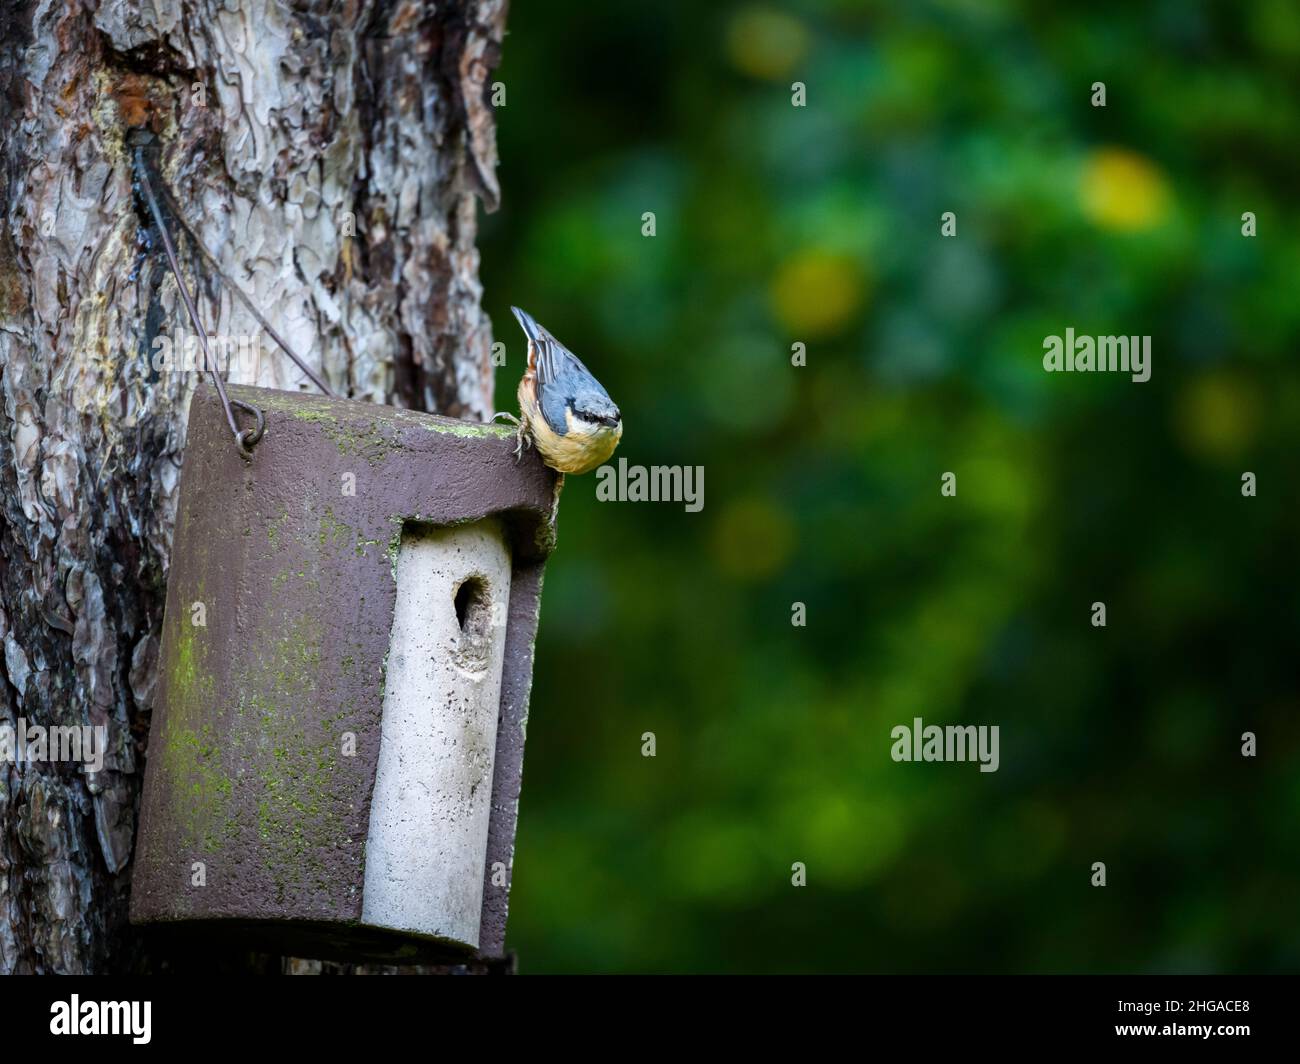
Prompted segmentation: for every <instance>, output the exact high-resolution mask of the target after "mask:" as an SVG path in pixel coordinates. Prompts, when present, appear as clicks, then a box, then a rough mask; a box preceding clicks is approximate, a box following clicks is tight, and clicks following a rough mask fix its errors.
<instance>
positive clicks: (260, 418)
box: [230, 399, 266, 458]
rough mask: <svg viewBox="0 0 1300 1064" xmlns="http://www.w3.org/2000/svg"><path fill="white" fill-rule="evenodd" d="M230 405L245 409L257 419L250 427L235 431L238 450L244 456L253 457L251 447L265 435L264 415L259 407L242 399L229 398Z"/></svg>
mask: <svg viewBox="0 0 1300 1064" xmlns="http://www.w3.org/2000/svg"><path fill="white" fill-rule="evenodd" d="M230 405H231V406H237V407H239V409H240V410H246V411H248V413H250V414H252V415H253V417H254V418H256V419H257V424H256V425H254V426H253V427H252V428H251V429H244V430H243V431H242V432H240V433H237V434H236V436H235V442H236V443H238V444H239V451H240V453H241V454H242V455H243V456H244V457H245V458H252V457H253V448H254V447H256V446H257V444H258V441H259V440H261V438H262V437H263V436H265V435H266V415H265V414H264V413H263V412H262V408H261V407H257V406H254V405H253V404H252V403H246V402H244V401H243V400H242V399H231V400H230Z"/></svg>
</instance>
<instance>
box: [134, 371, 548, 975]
mask: <svg viewBox="0 0 1300 1064" xmlns="http://www.w3.org/2000/svg"><path fill="white" fill-rule="evenodd" d="M230 393H231V397H232V398H233V399H239V400H241V401H242V402H244V403H249V404H252V405H254V406H257V407H259V408H260V409H262V410H263V411H265V415H266V434H265V437H264V438H263V439H262V440H261V442H259V443H258V444H257V446H256V447H255V448H254V450H253V455H252V458H251V459H249V460H246V459H244V458H243V457H242V456H241V455H240V453H239V449H238V448H237V447H236V445H235V442H234V440H233V439H232V438H231V434H230V431H229V428H228V426H227V425H226V422H225V418H224V414H223V412H222V408H221V404H220V402H219V400H218V397H217V394H216V393H215V391H213V390H212V389H211V388H209V387H207V386H204V387H201V388H200V389H199V390H198V392H197V393H196V394H195V397H194V400H193V403H192V405H191V407H190V419H189V438H188V443H187V446H186V451H185V462H184V466H183V469H182V474H181V491H180V506H179V511H178V513H177V518H176V532H175V539H174V543H173V549H172V559H171V571H170V574H169V577H168V583H167V606H166V614H165V617H164V620H163V633H162V656H161V663H160V675H159V682H158V689H157V690H158V693H157V695H156V697H155V703H154V709H153V721H152V725H151V730H150V735H149V756H148V767H147V770H146V773H145V785H144V798H143V802H142V810H141V822H140V832H139V839H138V844H137V851H136V862H135V872H134V878H133V886H132V895H131V919H132V921H133V922H135V923H137V924H148V925H167V926H170V927H171V928H173V929H175V930H183V931H191V932H217V933H220V934H221V935H222V936H225V937H229V936H230V935H232V934H239V935H244V936H246V937H247V938H248V939H249V941H250V943H252V944H254V945H256V946H258V947H260V948H263V949H267V950H272V951H278V952H285V953H294V954H297V955H299V956H316V957H339V958H344V959H356V960H404V961H426V960H427V961H439V960H449V959H453V958H459V957H464V956H467V955H472V954H474V953H475V952H477V953H478V954H479V955H481V956H486V957H492V956H498V955H500V954H501V953H502V952H503V948H504V938H505V923H506V911H507V901H508V892H509V882H510V871H511V861H512V856H513V850H514V834H515V815H516V809H517V804H518V798H519V786H520V778H521V772H522V767H523V751H524V725H525V720H526V717H527V709H528V691H529V687H530V684H531V679H532V662H533V640H534V636H535V634H536V630H537V612H538V601H539V596H540V594H541V583H542V569H543V566H544V565H545V562H546V557H547V555H548V554H549V553H550V550H551V548H552V545H553V543H554V537H553V530H554V507H555V504H556V483H555V477H554V474H553V473H552V472H551V471H550V470H548V469H547V468H546V467H545V466H543V465H542V464H541V463H540V462H539V461H538V460H537V458H536V455H535V453H533V452H526V453H525V454H524V456H523V459H522V461H519V462H518V463H516V460H515V457H514V454H513V451H514V436H513V430H511V429H507V428H502V427H495V426H487V425H476V424H471V423H468V422H461V421H454V420H450V419H448V418H441V417H435V416H432V415H428V414H418V413H414V412H411V411H407V410H398V409H395V408H390V407H380V406H372V405H370V404H367V403H358V402H351V401H344V400H336V399H324V398H317V397H315V396H308V395H304V394H298V393H288V392H276V391H267V390H263V389H257V388H240V387H232V388H230Z"/></svg>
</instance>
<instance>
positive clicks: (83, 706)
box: [0, 0, 505, 973]
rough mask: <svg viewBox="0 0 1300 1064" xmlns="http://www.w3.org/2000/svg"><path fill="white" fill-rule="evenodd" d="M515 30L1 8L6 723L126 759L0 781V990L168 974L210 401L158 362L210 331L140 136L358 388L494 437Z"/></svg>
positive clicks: (151, 7) (247, 2)
mask: <svg viewBox="0 0 1300 1064" xmlns="http://www.w3.org/2000/svg"><path fill="white" fill-rule="evenodd" d="M504 22H505V0H461V2H458V3H448V4H437V5H436V6H435V5H434V4H432V3H420V2H416V0H357V2H356V3H353V4H327V3H323V2H319V0H289V2H287V3H286V2H281V0H276V2H272V0H241V2H240V3H238V4H235V3H231V2H225V3H223V2H220V0H150V2H147V3H146V2H145V0H103V2H102V3H98V4H96V3H93V2H90V0H53V2H46V3H36V2H34V0H6V2H5V4H4V6H3V7H0V41H2V43H0V166H2V167H3V171H2V172H0V184H2V185H3V189H4V198H3V207H4V216H3V219H2V220H0V388H2V390H3V421H2V422H0V423H2V424H3V429H4V431H3V432H2V433H0V508H2V512H3V518H2V519H0V641H2V642H3V650H4V654H3V662H2V667H0V677H2V679H0V725H3V724H4V723H6V722H7V723H8V724H9V725H10V726H11V727H12V728H17V727H18V723H19V719H20V718H22V719H23V720H24V721H25V722H26V724H27V725H28V726H31V725H40V726H46V727H48V726H50V725H92V726H96V725H103V726H106V727H107V729H108V737H109V739H108V752H107V754H106V757H105V761H104V765H103V768H102V771H99V772H97V773H93V774H91V773H86V772H83V771H82V768H81V766H79V765H76V764H69V763H53V762H39V761H28V762H24V763H8V761H7V760H5V761H0V972H70V973H77V972H104V971H116V970H123V969H125V968H134V969H140V968H144V967H150V966H154V965H156V963H157V962H158V958H150V957H148V956H147V955H146V953H145V952H144V951H143V950H142V949H141V946H140V943H139V940H138V938H137V937H136V936H135V935H133V934H132V932H131V930H130V928H129V927H128V926H127V924H126V909H127V894H128V891H129V887H130V875H131V852H132V842H133V837H134V833H135V826H136V813H137V806H138V797H139V791H140V782H141V777H142V773H143V769H144V760H145V756H146V755H147V749H146V746H147V739H148V726H149V714H150V702H151V699H152V695H153V691H154V687H155V672H156V662H157V657H158V629H159V622H160V620H161V613H162V608H163V599H164V594H163V592H164V585H165V581H166V577H167V559H168V550H169V545H170V539H171V530H172V522H173V518H174V513H175V506H176V498H177V481H178V476H179V462H180V454H181V450H182V447H183V444H184V437H185V424H184V422H185V412H186V408H187V405H188V401H189V396H190V393H191V391H192V390H193V388H194V386H195V384H196V383H197V380H198V377H197V374H196V372H194V371H192V370H191V371H189V372H186V371H184V370H183V369H177V368H176V367H175V366H173V367H171V368H169V367H166V366H163V367H162V368H161V369H160V368H159V365H158V364H157V362H156V360H155V359H154V357H153V356H154V354H155V352H156V351H157V350H159V347H158V337H159V336H160V335H163V336H168V337H170V338H172V339H173V340H176V341H179V339H180V337H181V336H183V335H185V334H192V332H193V330H192V328H191V326H190V325H189V322H188V321H187V320H186V319H185V316H184V315H185V312H184V309H183V305H182V303H181V301H180V297H179V293H178V290H177V287H176V285H175V282H174V281H173V280H172V278H171V276H170V275H169V273H168V272H167V269H166V264H165V259H164V258H163V255H162V249H161V248H160V247H159V246H158V242H157V238H156V235H152V236H151V233H150V228H151V223H150V222H149V220H148V217H147V215H146V213H145V210H144V208H143V207H142V201H141V199H140V197H139V196H138V195H136V194H133V190H132V162H131V152H130V151H129V149H128V146H127V142H128V136H130V135H131V133H132V131H133V130H137V131H138V130H142V129H147V130H151V131H152V132H153V134H154V135H155V137H156V140H157V142H158V143H159V144H160V145H161V149H160V152H159V154H158V170H159V177H160V179H161V182H162V184H163V185H164V186H165V188H166V189H167V190H168V192H169V193H170V194H171V196H172V197H173V198H174V200H175V202H176V204H177V209H178V212H179V214H180V215H181V217H182V218H183V219H185V220H186V221H187V222H188V223H189V225H190V226H192V227H193V229H194V231H195V233H196V234H197V235H198V237H199V239H200V240H201V241H202V243H203V244H204V245H205V246H206V247H207V248H208V249H209V251H211V253H212V254H213V255H214V256H215V258H216V259H217V260H218V261H219V263H220V266H221V269H222V271H223V272H224V273H225V274H227V275H228V276H229V277H231V278H232V279H233V280H234V281H235V282H236V283H237V284H239V285H240V286H241V287H242V288H244V289H245V290H246V291H247V292H248V293H249V294H250V295H251V296H252V298H253V300H254V301H255V302H256V303H257V304H258V306H259V309H260V310H261V311H262V312H263V314H264V315H265V317H266V318H267V319H268V320H269V321H270V322H271V323H272V324H273V325H274V326H275V327H276V329H277V330H278V331H279V332H280V333H281V334H282V335H284V336H285V338H286V339H287V340H288V341H289V343H290V344H291V345H292V346H293V347H294V348H295V349H296V350H297V351H298V352H299V353H300V354H301V355H303V356H304V358H305V359H306V360H307V361H308V362H309V363H310V364H312V365H313V366H315V367H317V368H319V369H322V370H323V372H324V374H325V376H326V377H327V379H328V380H329V381H330V383H331V384H332V386H333V387H334V388H335V389H336V390H337V391H338V392H339V393H340V394H347V395H351V396H354V397H356V398H360V399H366V400H370V401H373V402H389V403H395V404H397V405H400V406H408V407H414V408H417V409H426V410H436V411H438V412H442V413H447V414H451V415H453V416H460V417H470V418H482V417H484V416H486V414H487V413H488V412H489V411H490V410H491V407H492V377H491V371H490V362H489V349H490V346H491V343H490V324H489V322H488V321H487V319H486V317H485V316H484V314H483V312H482V310H481V308H480V305H479V297H480V287H479V281H478V255H477V251H476V249H475V244H474V239H475V232H476V202H475V200H476V197H477V198H478V199H481V200H482V201H483V202H484V204H485V205H486V207H487V208H488V209H489V210H490V209H492V208H493V207H494V206H495V205H496V199H497V194H498V193H497V185H496V179H495V174H494V169H495V165H496V149H495V141H494V124H493V117H492V112H491V108H490V106H489V103H488V92H489V84H488V76H489V73H490V71H491V69H492V68H493V67H494V66H495V64H496V61H497V57H498V53H499V48H500V43H501V37H502V33H503V29H504ZM137 135H138V134H137ZM178 244H179V245H180V249H181V261H182V264H183V268H184V270H185V272H186V275H187V278H188V284H189V286H190V288H191V290H192V291H193V290H197V302H198V307H199V313H200V316H201V318H202V320H203V322H204V324H205V325H206V327H207V331H208V332H209V333H213V334H217V335H218V336H219V337H220V338H221V339H222V341H223V342H222V343H221V344H219V345H218V347H220V348H224V349H225V350H226V351H228V352H230V351H238V353H239V354H241V355H243V356H246V357H239V358H235V359H233V360H232V361H231V364H230V366H229V376H230V378H231V379H232V380H236V381H239V382H243V383H251V384H260V385H264V386H269V387H282V388H297V387H309V385H306V384H305V383H304V382H303V378H302V375H301V374H300V373H299V372H298V371H297V370H296V369H294V368H293V366H292V364H291V363H289V362H288V360H287V359H285V358H284V357H283V356H282V355H281V354H280V353H279V351H278V350H277V349H275V348H274V347H273V346H270V345H268V344H267V343H266V342H265V341H264V334H263V332H262V330H260V329H259V327H258V324H257V322H256V321H255V320H254V318H253V317H252V316H251V315H249V313H248V312H247V311H246V310H245V309H244V307H242V306H241V305H240V303H239V302H238V301H236V300H235V299H232V297H231V294H230V292H229V290H228V288H226V287H225V286H224V285H219V284H217V283H216V282H215V280H214V278H213V271H212V270H211V269H210V267H208V266H207V265H205V264H204V262H203V260H202V259H201V258H200V257H199V256H198V255H197V254H196V250H195V248H194V247H193V246H192V245H191V244H187V242H186V241H184V240H178ZM246 337H255V338H256V344H255V346H254V347H251V348H250V347H249V346H248V345H247V344H245V345H244V346H240V345H239V340H240V338H246ZM177 347H178V348H179V343H178V344H177ZM232 446H233V442H232Z"/></svg>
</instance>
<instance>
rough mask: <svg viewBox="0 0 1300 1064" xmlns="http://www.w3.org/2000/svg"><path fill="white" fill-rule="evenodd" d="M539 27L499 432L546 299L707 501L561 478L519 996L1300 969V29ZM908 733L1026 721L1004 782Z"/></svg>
mask: <svg viewBox="0 0 1300 1064" xmlns="http://www.w3.org/2000/svg"><path fill="white" fill-rule="evenodd" d="M509 29H510V33H509V36H508V38H507V41H506V46H505V51H504V60H503V63H502V65H501V67H500V70H499V73H498V75H497V77H499V78H500V80H501V81H502V82H503V83H504V84H505V85H506V86H507V106H506V107H505V109H503V110H500V111H498V120H499V131H498V133H499V140H500V149H501V170H500V176H501V181H502V185H503V189H504V197H503V206H502V208H501V210H500V212H499V213H498V214H496V215H493V216H491V217H489V218H487V219H486V221H485V223H484V229H483V239H482V245H481V246H482V253H483V270H482V272H483V277H484V284H485V291H486V296H485V300H486V304H487V307H488V309H489V311H490V312H491V314H492V316H493V319H494V320H495V322H496V323H497V329H498V331H499V335H498V339H501V340H504V341H505V342H506V344H507V350H508V358H509V362H508V364H507V366H506V367H505V368H504V369H502V370H501V371H500V375H499V378H498V382H497V387H498V406H499V408H502V409H514V399H513V395H514V387H515V382H516V380H517V378H518V375H519V373H520V372H521V366H522V359H523V352H524V347H523V341H522V338H521V336H520V335H519V334H518V332H517V330H516V329H515V328H514V324H513V321H512V319H511V318H510V315H509V311H508V307H509V304H510V303H518V304H520V305H522V306H524V307H526V308H527V309H528V310H530V311H531V312H532V313H533V314H535V315H536V316H537V317H538V319H539V320H540V321H542V322H543V323H544V324H546V325H547V326H548V327H549V328H550V329H551V330H552V331H553V332H555V333H556V335H558V336H559V337H560V338H561V339H562V340H563V341H564V342H565V343H566V344H567V345H568V346H569V347H571V348H572V349H573V350H574V351H575V352H577V353H578V354H579V356H580V357H582V358H583V359H584V360H585V361H586V362H587V364H588V365H589V366H590V367H591V368H592V369H593V371H595V372H596V373H597V374H598V375H599V376H600V377H601V379H602V380H603V381H604V382H605V384H606V385H607V387H608V388H609V391H610V392H611V394H612V395H613V396H614V398H615V400H616V401H617V402H618V403H619V404H620V406H621V407H622V410H623V413H624V418H625V422H626V433H625V435H624V438H623V443H622V446H621V448H620V450H619V456H621V457H623V458H626V459H627V461H628V462H630V463H634V464H644V465H653V464H668V465H675V464H681V465H702V466H703V467H704V469H705V473H706V478H705V506H704V509H703V510H702V511H701V512H700V513H687V512H685V510H684V507H683V506H682V505H679V504H672V503H659V504H649V503H640V504H638V503H630V502H629V503H598V502H597V501H596V499H595V485H596V480H595V477H594V476H588V477H582V478H573V477H571V478H569V482H568V484H567V485H566V488H565V491H564V499H563V506H562V508H561V514H560V546H559V550H558V552H557V554H556V555H555V557H554V559H553V561H552V562H551V565H550V567H549V569H548V572H547V577H546V591H545V595H544V598H543V609H542V624H541V633H540V638H539V642H538V650H537V661H536V674H535V681H534V689H533V699H532V710H531V716H530V720H529V728H528V732H529V750H528V760H527V766H526V772H525V786H524V793H523V799H522V803H521V810H520V814H521V815H520V827H519V840H518V850H517V854H516V863H515V873H514V888H513V889H514V893H513V904H512V911H511V924H510V941H511V944H512V946H513V947H515V948H517V949H518V950H519V951H520V954H521V967H522V970H523V971H525V972H528V971H534V972H536V971H641V970H650V971H672V972H679V971H680V972H685V971H1029V972H1044V971H1051V972H1060V971H1139V972H1141V971H1240V970H1279V969H1289V970H1295V969H1296V968H1298V967H1300V921H1298V920H1297V916H1296V899H1297V898H1300V859H1297V837H1296V831H1295V824H1296V823H1297V819H1298V818H1300V771H1298V769H1297V755H1298V754H1300V725H1298V724H1297V721H1298V720H1300V695H1298V690H1297V683H1296V680H1297V668H1296V654H1295V645H1296V634H1297V628H1296V621H1297V606H1296V580H1295V575H1296V563H1295V557H1294V555H1295V546H1296V543H1297V540H1298V539H1300V508H1298V507H1297V505H1296V494H1295V482H1294V476H1293V469H1294V460H1293V458H1292V456H1293V455H1294V454H1295V452H1296V450H1297V448H1298V447H1300V372H1298V371H1297V368H1296V361H1295V356H1296V339H1297V335H1298V333H1300V329H1298V327H1300V299H1297V297H1296V278H1297V276H1298V275H1300V242H1297V240H1296V237H1295V234H1296V233H1297V231H1298V229H1297V226H1298V224H1300V218H1297V210H1296V200H1295V195H1294V193H1295V187H1296V186H1295V181H1296V162H1297V145H1300V94H1298V93H1297V89H1298V88H1300V85H1298V84H1297V81H1298V79H1300V74H1298V71H1300V7H1298V6H1297V5H1296V4H1295V3H1294V2H1292V0H1257V2H1251V3H1248V4H1237V3H1218V4H1199V3H1192V2H1188V0H1163V2H1156V3H1152V4H1132V3H1128V2H1123V3H1120V2H1089V3H1086V4H1083V3H1078V4H1073V5H1068V4H1062V3H1058V2H1048V0H1042V2H1024V0H1019V2H1017V0H932V2H928V3H909V4H897V3H885V2H879V3H850V2H848V0H824V2H813V0H806V2H797V3H781V4H747V3H740V4H721V5H704V4H696V3H690V2H686V0H661V2H657V3H639V4H632V3H609V4H601V5H593V4H588V3H585V2H579V0H561V2H548V3H546V4H530V3H516V4H513V5H512V9H511V12H510V18H509ZM794 81H802V82H804V83H805V84H806V86H807V106H806V107H804V108H796V107H793V106H792V105H791V83H792V82H794ZM1095 81H1104V82H1105V83H1106V89H1107V106H1106V107H1104V108H1094V107H1093V106H1092V105H1091V103H1090V97H1091V92H1092V88H1091V87H1092V84H1093V82H1095ZM645 211H654V212H655V214H656V220H657V235H655V236H654V237H643V236H642V235H641V224H642V214H643V212H645ZM945 211H954V212H956V215H957V219H958V222H957V225H958V231H957V236H956V237H954V238H944V237H942V236H941V235H940V216H941V215H942V214H943V212H945ZM1243 211H1253V212H1255V214H1256V215H1257V217H1258V225H1259V235H1258V236H1257V237H1256V238H1254V239H1250V238H1246V237H1243V236H1242V235H1241V214H1242V212H1243ZM1067 326H1072V327H1074V328H1075V329H1076V330H1077V331H1078V332H1079V333H1081V334H1082V333H1087V334H1093V335H1097V334H1112V333H1116V334H1123V335H1129V334H1150V335H1151V336H1152V337H1153V340H1152V349H1153V372H1152V378H1151V380H1150V381H1149V382H1148V383H1145V384H1135V383H1131V382H1130V381H1129V379H1128V378H1127V376H1125V375H1121V374H1091V375H1089V374H1078V375H1067V374H1051V375H1049V374H1046V373H1044V372H1043V370H1042V364H1041V359H1042V342H1043V338H1044V337H1045V336H1047V335H1049V334H1060V333H1063V332H1064V330H1065V328H1066V327H1067ZM796 342H802V343H805V344H807V352H808V355H807V357H808V364H807V366H806V368H796V367H793V366H792V365H791V364H790V354H791V345H792V344H794V343H796ZM946 470H951V471H954V472H955V473H957V476H958V495H957V497H956V498H941V496H940V492H939V488H940V476H941V474H942V473H943V472H944V471H946ZM1245 470H1250V471H1253V472H1254V473H1255V474H1256V475H1257V476H1258V480H1259V495H1258V497H1257V498H1243V497H1242V495H1241V490H1240V489H1241V474H1242V472H1243V471H1245ZM1098 600H1101V601H1105V602H1106V604H1107V607H1108V626H1107V627H1106V628H1104V629H1097V628H1094V627H1092V625H1091V624H1090V615H1091V604H1092V603H1093V602H1094V601H1098ZM795 601H801V602H805V603H806V604H807V609H808V625H807V627H806V628H797V627H792V625H791V623H790V620H791V603H792V602H795ZM914 717H921V718H923V719H924V720H925V722H926V723H937V724H946V723H971V724H997V725H999V726H1000V727H1001V769H1000V771H998V772H996V773H993V774H981V773H980V772H978V771H977V769H976V766H975V765H973V764H896V763H894V762H893V761H891V760H890V756H889V751H890V746H891V742H890V738H889V732H890V729H891V728H892V727H893V726H894V725H896V724H899V723H906V722H910V721H911V720H912V719H913V718H914ZM1246 730H1250V731H1254V732H1256V733H1257V734H1258V736H1259V756H1258V757H1257V758H1255V759H1254V760H1250V759H1245V758H1243V757H1242V756H1241V752H1240V746H1241V739H1240V736H1241V733H1242V732H1243V731H1246ZM647 731H652V732H654V733H655V735H656V737H657V756H656V757H654V758H645V757H642V755H641V746H642V739H641V736H642V734H643V733H644V732H647ZM795 861H802V862H805V863H806V865H807V869H808V886H807V887H805V888H802V889H798V888H795V887H793V886H792V885H791V864H792V863H793V862H795ZM1094 861H1104V862H1106V865H1107V868H1108V881H1109V885H1108V886H1106V887H1105V888H1104V889H1100V888H1093V887H1091V886H1090V885H1089V877H1090V867H1091V865H1092V863H1093V862H1094Z"/></svg>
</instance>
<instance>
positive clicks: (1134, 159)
mask: <svg viewBox="0 0 1300 1064" xmlns="http://www.w3.org/2000/svg"><path fill="white" fill-rule="evenodd" d="M1080 199H1081V202H1082V206H1083V213H1084V214H1086V215H1087V216H1088V218H1089V219H1091V220H1092V221H1093V222H1095V223H1096V224H1097V225H1099V226H1101V227H1102V228H1104V229H1115V230H1119V231H1120V232H1136V231H1138V230H1141V229H1150V228H1152V227H1154V226H1157V225H1159V224H1160V223H1161V222H1162V221H1163V220H1164V218H1165V216H1166V215H1167V214H1168V211H1169V184H1168V182H1167V181H1166V180H1165V176H1164V174H1162V173H1161V172H1160V169H1159V168H1158V167H1157V166H1156V165H1155V164H1154V163H1153V162H1151V160H1150V159H1148V158H1147V157H1146V156H1144V155H1139V154H1138V153H1137V152H1135V151H1130V150H1129V149H1127V148H1099V149H1098V150H1097V151H1095V152H1093V153H1092V155H1090V156H1089V157H1088V160H1087V162H1085V163H1084V167H1083V180H1082V183H1081V186H1080Z"/></svg>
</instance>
